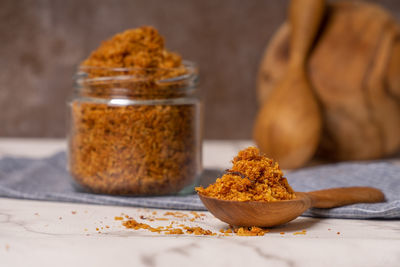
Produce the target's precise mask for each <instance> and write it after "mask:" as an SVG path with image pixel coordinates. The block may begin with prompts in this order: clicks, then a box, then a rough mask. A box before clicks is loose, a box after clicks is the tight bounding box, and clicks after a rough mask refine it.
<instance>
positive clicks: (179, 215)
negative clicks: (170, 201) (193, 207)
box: [164, 211, 189, 218]
mask: <svg viewBox="0 0 400 267" xmlns="http://www.w3.org/2000/svg"><path fill="white" fill-rule="evenodd" d="M168 215H170V216H174V217H176V218H184V217H189V216H188V215H187V214H186V213H183V212H180V211H175V212H172V211H167V212H166V213H164V216H168Z"/></svg>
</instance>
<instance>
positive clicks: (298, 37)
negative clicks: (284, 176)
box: [253, 0, 325, 168]
mask: <svg viewBox="0 0 400 267" xmlns="http://www.w3.org/2000/svg"><path fill="white" fill-rule="evenodd" d="M324 4H325V3H324V0H292V1H291V3H290V8H289V17H290V26H291V28H292V35H291V40H290V62H289V65H288V68H287V69H286V71H285V74H284V77H283V78H282V79H281V81H280V82H279V83H278V84H277V85H276V88H274V89H273V90H272V92H271V93H270V94H269V96H268V98H267V99H266V101H265V102H263V103H262V107H261V109H260V111H259V113H258V115H257V118H256V122H255V125H254V130H253V137H254V141H255V142H256V144H257V145H258V147H259V148H260V150H261V151H262V152H264V153H265V154H266V155H268V156H269V157H271V158H274V159H275V160H277V161H278V162H280V165H281V166H282V167H283V168H296V167H300V166H302V165H303V164H304V163H305V162H307V161H308V160H309V159H310V158H311V157H312V156H313V155H314V153H315V151H316V149H317V146H318V144H319V140H320V133H321V125H322V122H321V114H320V110H319V105H318V103H317V100H316V98H315V96H314V92H313V90H312V89H311V85H310V83H309V80H308V74H307V70H306V69H305V67H306V62H307V57H308V54H309V51H310V48H311V46H312V43H313V41H314V39H315V36H316V34H317V31H318V29H319V25H320V22H321V20H322V17H323V14H324V6H325V5H324Z"/></svg>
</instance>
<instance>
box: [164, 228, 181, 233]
mask: <svg viewBox="0 0 400 267" xmlns="http://www.w3.org/2000/svg"><path fill="white" fill-rule="evenodd" d="M165 234H167V235H183V234H184V233H183V231H182V229H180V228H175V229H171V230H168V231H167V232H165Z"/></svg>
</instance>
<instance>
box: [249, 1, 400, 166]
mask: <svg viewBox="0 0 400 267" xmlns="http://www.w3.org/2000/svg"><path fill="white" fill-rule="evenodd" d="M290 23H292V20H291V19H290ZM293 34H296V33H292V31H291V29H290V25H289V24H288V23H286V24H284V25H283V26H282V27H281V28H280V29H279V30H278V31H277V33H276V34H275V36H274V37H273V38H272V40H271V42H270V44H269V46H268V49H267V50H266V52H265V55H264V58H263V61H262V63H261V66H260V71H259V75H258V81H257V90H258V98H259V103H264V102H265V101H266V99H269V98H270V97H273V94H274V92H275V88H276V86H277V85H278V84H279V83H280V81H281V80H282V78H284V77H286V75H287V74H286V73H287V71H288V70H289V69H290V65H291V60H292V58H291V56H290V54H291V51H290V50H289V49H288V47H289V43H290V42H291V36H292V35H293ZM307 69H308V73H309V75H310V81H311V84H312V88H313V89H314V90H315V93H316V95H317V96H318V99H319V101H320V104H321V105H320V107H321V111H322V114H323V133H322V135H321V142H320V144H319V154H320V155H322V156H324V157H328V158H332V159H335V160H361V159H373V158H379V157H384V156H389V155H391V154H393V153H395V152H396V151H398V150H399V148H400V27H399V25H398V23H397V22H396V20H395V19H394V18H393V17H392V16H391V15H390V14H389V13H388V12H387V11H386V10H384V9H382V8H381V7H380V6H378V5H375V4H371V3H365V2H361V1H341V2H334V3H331V4H329V5H328V8H327V11H326V15H325V18H324V23H323V25H322V26H321V29H320V34H319V36H318V38H317V40H316V41H315V46H314V48H313V50H312V52H311V55H310V58H309V60H308V64H307ZM287 94H292V92H288V93H287ZM307 95H308V94H307ZM286 97H290V96H286ZM298 135H299V136H300V138H301V133H298ZM260 138H261V137H259V139H260ZM294 138H297V137H294Z"/></svg>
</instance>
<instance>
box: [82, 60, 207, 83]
mask: <svg viewBox="0 0 400 267" xmlns="http://www.w3.org/2000/svg"><path fill="white" fill-rule="evenodd" d="M182 69H184V70H186V72H185V73H184V74H181V75H178V76H174V77H170V78H165V79H159V80H157V82H159V83H163V82H167V83H170V82H178V81H182V80H187V79H190V78H192V77H193V76H197V75H198V72H199V69H198V66H197V64H196V63H195V62H193V61H189V60H183V62H182V65H181V66H179V67H173V68H139V67H131V68H124V67H99V66H82V65H80V66H78V71H77V73H76V75H75V80H80V79H84V80H85V82H89V83H90V82H97V81H108V80H125V79H132V78H136V80H137V81H140V80H143V81H144V80H147V79H148V78H146V77H140V78H142V79H140V78H139V77H138V76H137V75H135V74H129V72H132V71H144V72H150V71H174V70H182ZM91 70H95V71H97V70H98V71H107V72H110V73H115V75H108V76H99V77H89V75H88V72H89V71H91Z"/></svg>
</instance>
